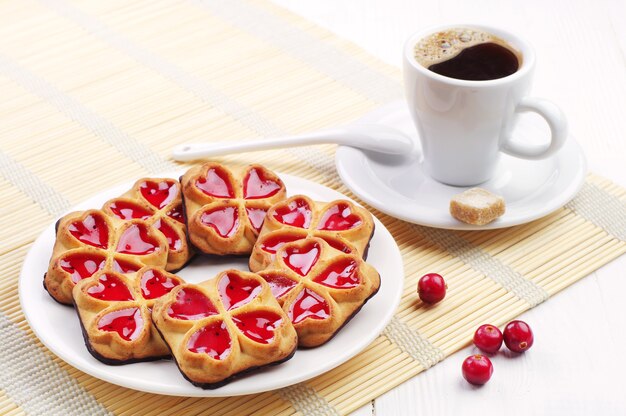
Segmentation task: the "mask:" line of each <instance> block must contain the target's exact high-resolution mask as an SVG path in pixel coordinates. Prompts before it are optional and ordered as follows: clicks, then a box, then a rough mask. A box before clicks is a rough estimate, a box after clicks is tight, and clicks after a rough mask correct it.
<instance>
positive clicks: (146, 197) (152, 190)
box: [102, 178, 192, 271]
mask: <svg viewBox="0 0 626 416" xmlns="http://www.w3.org/2000/svg"><path fill="white" fill-rule="evenodd" d="M102 210H103V211H104V212H105V213H106V214H108V215H110V216H112V217H115V218H118V219H121V220H124V221H128V220H132V219H140V220H143V221H145V222H146V223H147V224H148V225H151V226H153V227H155V228H156V229H157V230H159V231H160V232H161V233H162V234H163V235H164V236H165V239H166V240H167V246H168V252H167V264H166V266H165V269H166V270H169V271H176V270H178V269H180V268H181V267H183V266H184V265H185V263H187V262H188V261H189V259H190V258H191V256H192V253H191V250H190V249H189V244H188V242H187V233H186V227H185V219H184V216H183V202H182V197H181V190H180V183H179V182H178V181H177V180H175V179H170V178H142V179H139V180H138V181H137V182H135V184H134V185H133V187H132V188H131V189H130V190H129V191H128V192H126V193H125V194H123V195H122V196H121V197H119V198H114V199H111V200H109V201H107V202H106V203H105V204H104V206H103V207H102Z"/></svg>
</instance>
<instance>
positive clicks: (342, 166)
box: [335, 101, 587, 230]
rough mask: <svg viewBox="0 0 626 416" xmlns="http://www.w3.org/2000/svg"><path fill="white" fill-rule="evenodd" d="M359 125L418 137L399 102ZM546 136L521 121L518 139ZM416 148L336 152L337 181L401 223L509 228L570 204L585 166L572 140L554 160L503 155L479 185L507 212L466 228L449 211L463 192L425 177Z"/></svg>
mask: <svg viewBox="0 0 626 416" xmlns="http://www.w3.org/2000/svg"><path fill="white" fill-rule="evenodd" d="M359 122H363V123H380V124H384V125H388V126H392V127H395V128H397V129H400V130H402V131H404V132H406V133H407V134H409V135H411V136H412V137H415V139H416V141H417V132H416V130H415V127H414V125H413V121H412V119H411V116H410V115H409V113H408V109H407V108H406V104H405V103H404V101H398V102H394V103H391V104H388V105H386V106H384V107H382V108H380V109H378V110H376V111H374V112H372V113H370V114H368V115H366V116H365V117H363V118H362V119H361V120H359ZM548 135H549V131H548V128H547V126H546V125H545V122H544V121H543V120H542V119H540V118H539V117H538V116H536V115H527V114H523V115H521V116H520V118H519V121H518V123H517V126H516V129H515V137H516V139H519V140H524V141H530V142H533V143H541V142H542V138H547V137H548ZM420 159H421V153H420V150H419V149H416V151H415V152H414V153H413V154H412V155H406V156H390V155H383V154H378V153H372V152H368V151H364V150H359V149H355V148H352V147H346V146H342V147H340V148H339V149H337V155H336V160H335V162H336V165H337V171H338V172H339V176H341V179H342V180H343V182H344V183H345V184H346V186H347V187H348V188H350V189H351V190H352V191H353V192H354V193H355V194H356V195H358V196H359V197H361V198H362V199H363V200H364V201H365V202H367V203H368V204H370V205H371V206H373V207H375V208H376V209H378V210H380V211H382V212H384V213H386V214H389V215H391V216H393V217H396V218H399V219H401V220H404V221H409V222H412V223H416V224H420V225H426V226H429V227H436V228H446V229H452V230H485V229H494V228H504V227H511V226H513V225H518V224H524V223H527V222H529V221H532V220H535V219H537V218H541V217H543V216H546V215H548V214H550V213H551V212H553V211H555V210H557V209H558V208H560V207H562V206H563V205H565V204H566V203H567V202H569V201H570V200H571V199H572V198H573V197H574V195H576V193H577V192H578V190H579V189H580V187H581V186H582V184H583V182H584V180H585V175H586V172H587V164H586V161H585V157H584V155H583V153H582V150H581V148H580V146H579V145H578V143H576V141H575V140H574V138H573V137H571V136H570V137H569V138H568V140H567V142H566V144H565V145H564V146H563V148H562V149H561V150H560V151H559V152H558V153H556V154H555V155H554V156H552V157H550V158H547V159H544V160H538V161H533V160H523V159H518V158H515V157H512V156H508V155H505V154H503V155H502V157H501V159H500V162H499V164H498V167H497V168H496V173H495V175H494V177H493V178H492V179H491V180H489V181H487V182H485V183H483V184H480V185H479V186H480V187H481V188H485V189H487V190H489V191H491V192H494V193H496V194H498V195H502V196H503V197H504V199H505V201H506V213H505V214H504V215H503V216H502V217H500V218H499V219H497V220H496V221H494V222H492V223H491V224H487V225H484V226H475V225H468V224H464V223H462V222H459V221H457V220H456V219H454V218H452V216H450V214H449V212H448V206H449V203H450V198H451V197H452V196H453V195H455V194H458V193H460V192H463V190H465V189H467V188H462V187H454V186H448V185H444V184H442V183H439V182H437V181H435V180H434V179H431V178H430V177H429V176H428V175H426V174H425V173H424V172H423V171H422V169H421V164H420Z"/></svg>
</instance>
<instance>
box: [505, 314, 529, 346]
mask: <svg viewBox="0 0 626 416" xmlns="http://www.w3.org/2000/svg"><path fill="white" fill-rule="evenodd" d="M533 341H534V338H533V331H532V330H531V329H530V326H528V324H527V323H526V322H524V321H511V322H509V323H508V324H507V325H506V327H504V343H505V344H506V346H507V347H508V348H509V349H510V350H511V351H515V352H524V351H526V350H527V349H529V348H530V347H532V346H533Z"/></svg>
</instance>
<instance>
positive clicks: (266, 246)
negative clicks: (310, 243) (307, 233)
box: [261, 234, 304, 254]
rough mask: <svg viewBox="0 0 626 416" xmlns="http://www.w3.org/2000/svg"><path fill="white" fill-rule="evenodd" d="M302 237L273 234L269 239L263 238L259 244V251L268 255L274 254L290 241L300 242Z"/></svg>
mask: <svg viewBox="0 0 626 416" xmlns="http://www.w3.org/2000/svg"><path fill="white" fill-rule="evenodd" d="M302 238H304V237H300V236H296V235H292V234H273V235H271V236H270V237H267V238H264V239H263V241H262V242H261V250H263V251H266V252H268V253H270V254H276V252H277V251H278V249H279V248H281V247H282V246H284V245H285V244H287V243H291V242H292V241H297V240H301V239H302Z"/></svg>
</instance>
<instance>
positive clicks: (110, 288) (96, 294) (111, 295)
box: [87, 274, 133, 302]
mask: <svg viewBox="0 0 626 416" xmlns="http://www.w3.org/2000/svg"><path fill="white" fill-rule="evenodd" d="M87 293H88V294H89V296H91V297H93V298H96V299H101V300H112V301H120V302H122V301H126V300H133V295H132V294H131V293H130V290H128V287H126V284H124V282H123V281H122V279H120V278H119V277H117V276H115V275H113V274H103V275H102V276H100V278H99V279H98V284H97V285H94V286H91V287H90V288H88V289H87Z"/></svg>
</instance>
